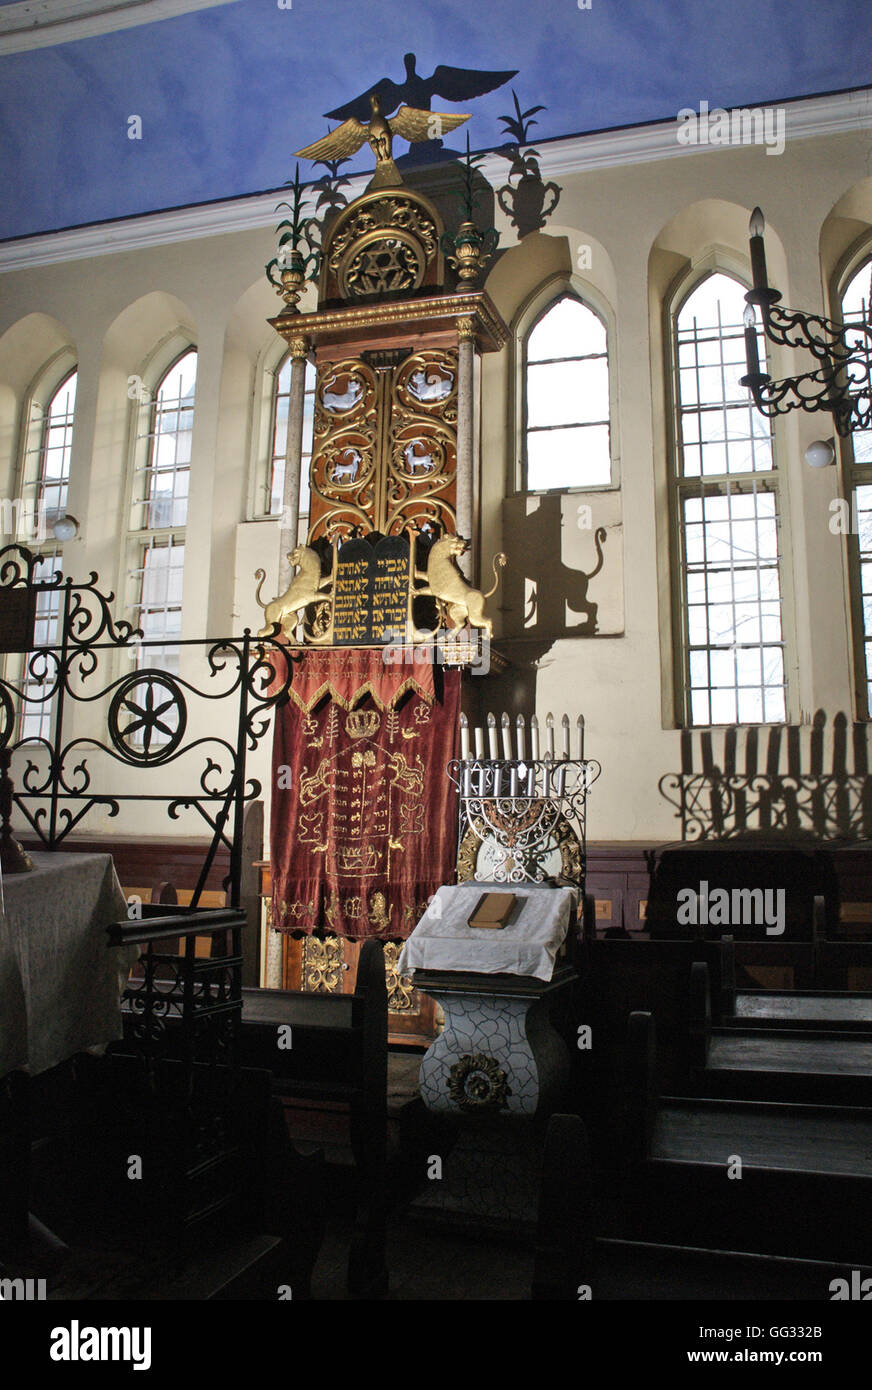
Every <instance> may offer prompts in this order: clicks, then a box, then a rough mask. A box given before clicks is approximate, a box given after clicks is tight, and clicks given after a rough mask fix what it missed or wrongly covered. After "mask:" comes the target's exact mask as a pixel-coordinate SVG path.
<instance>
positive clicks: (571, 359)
mask: <svg viewBox="0 0 872 1390" xmlns="http://www.w3.org/2000/svg"><path fill="white" fill-rule="evenodd" d="M523 454H524V458H523V486H524V490H525V491H527V492H547V491H564V490H566V489H567V488H587V487H601V486H603V485H604V484H608V483H610V482H611V476H612V469H611V445H610V440H609V359H608V345H607V339H606V329H605V325H604V323H603V322H602V320H601V319H600V318H599V316H598V315H597V314H595V313H594V312H593V310H592V309H589V308H588V307H587V305H586V304H582V302H581V300H580V299H576V298H575V296H574V295H570V294H565V295H562V296H561V297H560V298H559V299H557V300H555V301H554V302H553V303H552V304H551V305H549V307H548V308H547V309H546V310H545V312H544V313H543V314H541V315H540V317H539V318H538V319H537V320H536V322H535V324H534V325H533V327H532V328H531V329H530V331H529V333H528V334H527V336H526V340H525V343H524V451H523Z"/></svg>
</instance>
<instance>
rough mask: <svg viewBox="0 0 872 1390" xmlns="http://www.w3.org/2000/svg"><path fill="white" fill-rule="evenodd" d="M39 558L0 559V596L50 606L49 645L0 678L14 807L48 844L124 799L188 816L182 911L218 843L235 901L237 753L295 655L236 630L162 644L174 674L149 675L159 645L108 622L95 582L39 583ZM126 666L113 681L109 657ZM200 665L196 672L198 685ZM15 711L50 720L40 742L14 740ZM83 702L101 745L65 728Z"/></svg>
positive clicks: (279, 694)
mask: <svg viewBox="0 0 872 1390" xmlns="http://www.w3.org/2000/svg"><path fill="white" fill-rule="evenodd" d="M38 562H39V557H38V556H35V555H33V554H32V553H31V552H30V551H28V550H26V549H25V548H24V547H23V546H17V545H16V546H7V547H6V548H5V549H4V550H3V551H0V601H2V590H3V589H4V588H7V589H27V590H30V591H32V594H33V596H34V600H36V599H38V597H39V596H40V595H42V594H45V593H47V592H50V593H51V592H53V593H57V594H58V597H59V613H58V618H57V632H56V635H55V639H54V640H53V641H52V642H50V643H47V644H43V645H40V646H38V647H36V648H34V649H32V650H30V651H27V652H25V653H24V654H23V662H22V670H21V674H20V676H19V678H18V679H17V680H13V679H7V678H5V677H4V678H3V679H0V747H4V748H6V747H8V748H10V750H11V751H12V753H13V754H16V753H17V754H18V755H19V762H18V765H17V767H16V777H15V780H16V792H15V804H16V806H17V808H18V810H19V811H20V812H21V813H22V814H23V816H24V817H25V819H26V820H27V822H28V824H29V825H30V827H31V828H32V830H33V831H34V832H35V833H36V835H37V836H38V837H39V839H40V841H41V842H42V844H43V845H44V846H46V847H47V848H50V849H54V848H56V847H57V846H58V845H59V844H60V843H61V842H62V841H63V840H64V839H65V838H66V837H67V836H68V835H69V834H70V832H71V831H72V830H73V829H74V828H75V827H76V826H78V825H79V824H80V823H81V822H82V820H83V819H84V818H85V817H86V816H87V815H88V813H89V812H90V811H92V810H93V809H94V808H95V807H99V808H100V809H101V810H102V811H103V812H104V814H107V815H109V816H117V815H118V814H119V812H120V809H121V807H122V805H124V804H125V803H134V804H136V803H141V802H152V803H156V804H163V806H164V807H165V809H166V811H167V814H168V815H169V816H170V817H171V818H172V819H178V817H179V816H180V814H181V813H182V812H183V811H185V810H189V811H194V812H195V813H197V814H199V816H200V817H201V819H203V820H205V822H206V823H207V825H208V826H209V829H210V832H211V836H212V839H211V843H210V846H209V850H208V853H207V859H206V866H205V868H204V872H203V874H201V880H200V883H199V884H198V887H197V889H196V890H195V895H194V905H195V906H196V904H197V902H198V901H199V895H200V892H201V891H202V888H203V886H204V885H205V881H206V876H207V873H208V869H209V867H211V864H212V862H213V860H214V857H215V854H216V852H217V850H218V848H219V846H220V845H222V844H223V845H224V846H225V847H226V848H227V849H228V850H229V851H230V859H231V874H230V878H229V880H228V883H227V887H228V890H229V893H230V896H231V901H232V902H234V903H236V902H238V895H239V876H240V867H241V860H240V856H241V825H242V812H243V810H244V806H245V803H246V802H247V801H250V800H252V799H253V798H255V797H257V796H258V795H259V794H260V791H261V787H260V783H259V782H258V781H257V780H256V779H254V778H249V777H247V776H246V771H245V763H246V755H247V753H249V752H250V751H252V750H253V749H255V748H256V747H257V745H258V743H259V741H260V740H261V739H262V738H263V736H264V735H265V733H266V732H267V730H268V728H269V723H270V720H269V715H270V713H271V711H272V709H273V708H274V707H275V706H276V705H277V704H278V703H280V702H281V701H283V700H284V699H286V698H287V688H288V685H289V684H290V680H291V672H292V666H293V661H294V657H293V655H292V654H291V653H290V652H289V651H288V650H287V648H286V647H285V646H284V645H282V644H281V643H277V642H273V641H272V640H271V639H269V638H267V639H261V638H253V637H252V635H251V634H250V632H249V631H248V630H246V631H245V632H244V633H243V634H242V636H241V637H234V638H226V639H222V640H220V641H215V640H214V639H206V640H202V641H197V640H185V641H182V640H179V641H178V642H176V643H174V644H172V645H173V646H174V647H175V648H176V649H177V650H178V652H179V654H180V655H179V664H180V666H181V669H182V670H183V671H184V672H185V674H184V675H181V674H178V673H177V672H175V671H170V670H167V669H163V668H160V667H154V666H149V665H148V656H149V653H150V651H151V650H152V649H155V648H157V649H162V650H163V649H165V648H166V646H167V645H168V644H167V642H166V640H165V639H161V640H155V641H148V640H146V639H144V637H143V634H142V632H141V631H140V630H138V629H136V628H134V627H133V626H132V624H130V623H128V622H125V621H121V620H116V619H115V618H114V617H113V615H112V612H111V609H110V603H111V600H112V595H111V594H109V595H105V594H103V593H101V592H100V590H99V588H98V587H97V575H96V574H91V576H90V578H89V579H88V580H87V581H86V582H84V583H76V582H74V581H73V580H72V579H71V578H66V579H64V578H63V576H62V575H60V574H59V573H55V574H53V575H51V576H49V577H48V578H45V577H44V576H40V577H39V578H37V574H38V573H39V571H38V570H37V563H38ZM131 658H132V659H133V660H134V661H135V662H136V663H137V665H136V666H135V667H134V669H133V670H130V671H127V672H125V673H124V674H122V675H118V674H116V671H117V663H118V661H119V660H120V659H127V660H130V659H131ZM198 665H199V666H201V667H202V668H204V674H203V677H202V679H201V678H200V675H199V673H198V670H197V668H198ZM221 702H223V707H224V710H225V712H226V714H227V715H228V716H230V717H229V718H227V719H226V720H225V721H222V723H223V724H224V727H223V729H222V730H221V731H220V732H219V731H218V730H217V729H216V730H215V731H214V732H213V731H212V727H211V720H210V718H208V717H207V711H208V710H210V709H211V708H213V707H214V706H215V705H216V704H221ZM23 706H29V707H30V708H33V707H34V706H36V707H40V708H42V709H43V710H47V711H50V714H51V731H50V733H49V734H48V735H46V734H45V733H44V732H41V733H39V734H34V735H25V736H22V737H20V738H18V739H16V738H15V734H16V723H17V711H18V710H19V709H21V708H22V707H23ZM85 707H92V708H93V709H95V710H96V711H99V713H100V715H101V719H100V723H101V726H102V728H104V729H105V731H106V737H105V738H101V737H99V736H97V735H96V734H89V735H86V736H83V735H82V734H81V733H78V734H77V733H76V732H75V728H73V729H72V731H71V729H70V724H71V722H72V723H73V724H74V725H75V723H76V722H78V721H77V716H76V711H77V710H83V709H84V708H85ZM216 713H217V711H216ZM91 718H92V717H91ZM234 725H235V729H234V727H233V726H234ZM71 732H72V736H71ZM107 759H108V762H107ZM183 760H184V761H183ZM95 761H96V762H98V763H99V768H100V773H99V784H98V782H97V774H96V772H95V771H94V767H93V766H92V765H93V764H94V763H95ZM198 761H199V770H198V768H197V763H198ZM22 762H23V766H22V765H21V763H22ZM113 765H119V766H122V767H124V768H125V769H126V771H127V774H128V775H127V777H126V779H125V780H124V782H123V784H122V785H120V786H118V787H117V788H116V787H115V786H113V785H112V784H111V783H112V775H111V769H112V767H113ZM169 765H177V766H179V768H180V769H182V770H181V771H180V772H179V778H178V782H179V785H176V786H175V787H173V788H172V790H171V791H170V790H165V789H158V790H153V789H152V788H153V785H154V784H153V783H148V782H141V783H140V782H137V784H136V785H135V787H133V786H132V782H131V774H132V773H134V772H138V773H139V774H141V776H142V777H146V776H147V774H148V773H149V772H150V771H151V770H152V769H165V768H166V767H167V766H169ZM161 787H162V788H165V787H166V779H165V778H164V779H162V783H161Z"/></svg>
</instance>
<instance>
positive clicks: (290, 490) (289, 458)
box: [277, 335, 309, 594]
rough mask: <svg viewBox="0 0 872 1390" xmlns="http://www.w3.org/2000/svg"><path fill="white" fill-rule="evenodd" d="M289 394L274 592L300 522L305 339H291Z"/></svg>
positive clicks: (286, 570)
mask: <svg viewBox="0 0 872 1390" xmlns="http://www.w3.org/2000/svg"><path fill="white" fill-rule="evenodd" d="M290 349H291V395H290V400H289V402H288V437H287V444H286V446H285V486H284V492H283V495H282V520H281V529H280V531H279V575H278V589H277V593H280V594H281V593H284V591H285V589H286V588H287V587H288V584H289V583H290V580H291V575H292V573H293V570H292V567H291V564H290V562H289V560H288V555H289V553H290V552H291V551H292V550H293V548H294V546H295V545H296V544H297V532H298V529H299V525H300V473H301V469H302V465H303V398H304V396H305V394H306V355H307V353H308V351H309V343H308V339H306V338H304V337H303V336H302V335H301V336H300V337H299V338H291V340H290Z"/></svg>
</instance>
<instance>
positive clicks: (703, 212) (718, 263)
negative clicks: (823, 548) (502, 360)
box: [648, 198, 791, 728]
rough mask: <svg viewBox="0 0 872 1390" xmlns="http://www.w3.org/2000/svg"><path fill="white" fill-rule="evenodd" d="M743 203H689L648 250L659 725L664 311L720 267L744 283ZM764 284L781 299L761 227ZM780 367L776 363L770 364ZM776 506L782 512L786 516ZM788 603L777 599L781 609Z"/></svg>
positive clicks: (665, 682) (664, 554) (667, 640)
mask: <svg viewBox="0 0 872 1390" xmlns="http://www.w3.org/2000/svg"><path fill="white" fill-rule="evenodd" d="M751 211H752V209H751V208H748V207H744V206H742V205H741V204H739V203H732V202H727V201H726V200H724V199H720V198H705V199H701V200H700V201H698V202H694V203H689V204H688V205H687V206H686V207H684V208H682V209H681V210H680V211H679V212H677V213H676V214H675V215H674V216H673V217H672V218H670V220H669V221H668V222H667V223H666V224H665V225H664V226H663V227H662V228H661V230H660V231H659V232H658V234H657V236H656V237H655V239H654V241H653V243H652V245H651V249H650V251H649V255H648V328H649V341H650V364H651V411H652V446H653V470H654V495H655V507H654V522H655V528H656V563H657V591H658V612H659V632H660V675H661V680H660V689H661V717H662V722H663V726H664V728H674V727H676V726H677V724H678V723H679V722H680V712H679V708H678V702H677V698H676V688H675V686H676V675H675V662H676V646H675V632H674V626H673V592H672V579H673V568H674V565H675V563H676V557H675V554H674V535H673V529H672V527H671V525H670V507H671V492H670V481H671V468H672V458H673V450H674V445H675V439H674V421H673V412H672V404H673V403H672V387H671V356H672V343H671V335H672V316H673V314H674V313H675V312H676V311H677V310H678V309H679V308H680V306H681V304H682V303H683V302H684V300H686V299H687V297H688V296H689V295H690V294H691V293H692V291H693V290H694V288H695V287H696V285H697V284H699V283H700V282H701V281H702V280H703V279H705V278H706V276H707V275H710V274H713V273H716V272H718V271H721V272H723V273H725V274H727V275H732V276H733V277H734V278H735V279H737V280H739V281H741V282H742V283H744V284H745V285H750V282H751V270H750V251H749V246H748V222H749V219H750V215H751ZM766 260H767V266H768V270H769V278H770V282H771V283H773V284H776V285H777V286H778V287H779V289H781V291H782V294H783V295H784V297H785V301H787V302H789V295H788V293H787V290H788V274H787V258H786V255H785V251H784V245H783V243H782V241H781V239H780V237H779V236H778V233H777V228H773V227H770V226H769V225H768V224H767V228H766ZM772 369H773V370H774V371H775V372H776V373H780V374H782V375H783V374H784V373H783V372H780V369H779V365H778V364H777V362H776V363H775V364H774V366H773V368H772ZM786 512H787V507H786V506H785V507H784V511H783V515H786ZM790 607H791V605H790V602H789V600H788V602H787V603H786V604H785V611H786V612H787V611H789V609H790Z"/></svg>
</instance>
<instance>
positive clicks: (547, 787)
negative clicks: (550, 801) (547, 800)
mask: <svg viewBox="0 0 872 1390" xmlns="http://www.w3.org/2000/svg"><path fill="white" fill-rule="evenodd" d="M544 762H545V769H544V773H543V777H542V784H543V785H542V794H543V795H544V796H550V795H551V777H552V772H553V764H554V755H553V754H552V753H550V752H546V754H545V759H544Z"/></svg>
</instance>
